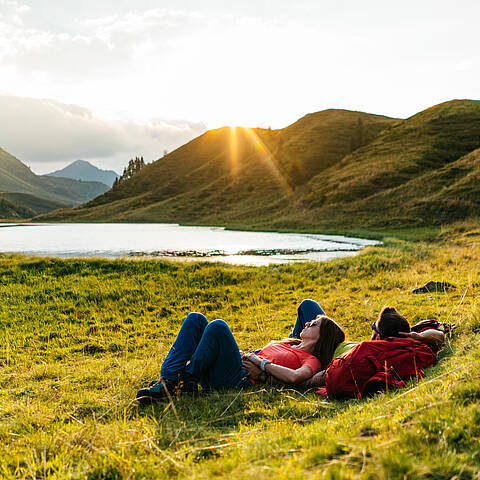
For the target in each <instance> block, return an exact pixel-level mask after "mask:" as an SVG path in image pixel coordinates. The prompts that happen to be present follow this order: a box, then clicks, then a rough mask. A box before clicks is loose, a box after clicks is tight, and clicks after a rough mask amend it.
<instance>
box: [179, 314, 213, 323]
mask: <svg viewBox="0 0 480 480" xmlns="http://www.w3.org/2000/svg"><path fill="white" fill-rule="evenodd" d="M184 323H191V324H195V325H198V324H199V325H207V324H208V320H207V317H206V316H205V315H203V314H202V313H198V312H191V313H189V314H188V315H187V318H186V319H185V320H184Z"/></svg>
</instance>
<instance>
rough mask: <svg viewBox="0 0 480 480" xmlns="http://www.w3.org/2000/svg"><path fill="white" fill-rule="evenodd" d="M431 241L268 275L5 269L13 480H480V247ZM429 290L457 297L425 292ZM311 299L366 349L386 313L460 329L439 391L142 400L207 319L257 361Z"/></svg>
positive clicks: (98, 263)
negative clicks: (181, 340) (184, 338)
mask: <svg viewBox="0 0 480 480" xmlns="http://www.w3.org/2000/svg"><path fill="white" fill-rule="evenodd" d="M410 233H411V235H417V236H418V235H419V232H416V233H415V232H413V233H412V232H410ZM428 236H429V239H428V241H424V240H418V239H417V240H416V241H411V240H408V241H407V240H402V239H399V238H397V237H389V238H386V239H385V245H384V246H382V247H374V248H373V247H370V248H368V249H367V250H366V251H365V253H364V254H363V255H360V256H358V257H352V258H348V259H341V260H334V261H330V262H325V263H309V264H303V265H300V264H299V265H280V266H269V267H261V268H254V267H238V266H228V265H214V264H208V263H181V262H179V263H173V262H172V263H171V262H163V261H128V260H115V261H110V260H99V259H90V260H80V259H71V260H56V259H43V258H42V259H39V258H26V257H21V256H11V255H2V256H0V325H1V330H0V331H1V333H0V384H1V390H2V400H1V402H0V477H4V478H39V479H41V478H82V479H83V478H88V479H117V478H125V479H126V478H177V477H180V478H198V479H200V478H211V477H235V478H255V479H259V478H301V479H304V478H332V479H333V478H385V479H387V478H388V479H396V478H399V479H400V478H402V479H403V478H412V479H413V478H425V479H427V478H428V479H447V478H461V479H470V478H480V473H479V472H480V458H479V454H478V452H479V450H480V449H479V441H480V393H479V392H480V375H479V372H478V364H479V359H480V308H479V307H480V306H479V304H478V301H477V298H478V295H479V293H480V248H479V245H480V244H479V240H480V233H479V231H478V226H477V225H475V224H474V223H472V224H471V225H468V224H461V225H460V224H458V225H455V226H454V227H452V228H450V229H448V230H447V229H443V230H441V231H440V232H433V231H430V232H429V234H428ZM433 237H435V239H434V238H433ZM433 240H434V241H433ZM428 280H446V281H449V282H451V283H453V284H455V285H456V286H457V289H456V290H452V291H448V292H445V293H435V294H431V295H413V294H411V293H410V292H411V289H412V288H414V287H416V286H419V285H421V284H423V283H425V282H426V281H428ZM303 298H314V299H316V300H318V301H319V302H320V303H321V304H322V306H323V307H324V308H325V310H326V312H327V313H328V314H329V315H330V316H332V317H333V318H334V319H336V320H337V321H338V322H340V323H341V324H342V325H343V326H344V327H345V329H346V331H347V332H348V338H349V339H350V340H361V339H364V338H366V337H367V336H369V334H370V323H371V321H372V320H373V319H374V318H375V315H376V314H377V313H378V311H379V310H380V309H381V307H382V306H383V305H395V306H397V307H398V308H399V309H400V311H401V312H402V313H404V314H405V315H406V316H407V317H408V318H409V320H410V321H411V322H412V323H413V322H415V321H417V320H420V319H423V318H427V317H432V316H435V317H438V318H441V319H443V320H445V321H447V320H448V321H453V322H456V323H458V324H459V325H460V327H459V329H458V332H457V334H456V336H455V337H454V338H449V341H448V343H447V346H446V347H445V348H444V349H443V351H442V352H441V354H440V361H439V364H438V365H437V366H436V367H434V368H432V369H430V370H429V371H428V373H427V377H426V379H425V380H424V381H421V382H420V383H418V384H417V383H416V382H411V383H410V384H409V386H408V387H407V388H406V389H403V390H400V391H396V392H388V393H386V394H381V395H378V396H376V397H374V398H371V399H368V400H364V401H349V402H325V400H324V399H322V398H320V397H318V396H316V395H314V394H311V393H306V394H305V393H302V392H297V391H294V390H291V389H272V390H270V389H267V390H266V389H252V390H250V391H245V392H236V391H232V392H223V393H217V394H211V395H203V396H200V397H198V398H192V397H189V396H185V397H178V398H174V399H173V402H170V403H164V404H159V405H157V406H154V407H139V406H138V405H136V402H135V401H133V399H134V397H135V393H136V390H137V389H138V388H140V387H142V386H144V385H145V384H146V383H147V382H148V381H149V380H151V379H154V378H157V377H158V375H159V367H160V364H161V361H162V359H163V358H164V356H165V354H166V352H167V349H168V347H169V345H170V344H171V342H172V340H173V339H174V336H175V334H176V332H177V330H178V328H179V326H180V323H181V321H182V319H183V318H184V316H185V314H186V313H188V312H189V311H191V310H195V311H201V312H203V313H205V314H206V315H207V317H208V318H210V319H214V318H224V319H225V320H226V321H227V322H228V323H229V324H230V326H231V327H232V330H233V331H234V334H235V336H236V338H237V340H238V343H239V345H240V346H241V347H243V348H244V349H251V348H254V347H258V346H262V345H263V344H265V343H266V342H268V341H269V340H270V339H272V338H280V337H282V336H285V335H287V333H288V332H289V330H290V328H291V326H292V324H293V322H294V320H295V313H296V312H295V309H296V307H297V305H298V303H299V302H300V301H301V300H302V299H303Z"/></svg>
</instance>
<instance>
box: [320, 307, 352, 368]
mask: <svg viewBox="0 0 480 480" xmlns="http://www.w3.org/2000/svg"><path fill="white" fill-rule="evenodd" d="M317 319H321V320H322V321H321V323H320V338H319V339H318V342H317V344H316V345H315V349H314V351H313V354H314V355H315V356H316V357H317V358H318V359H319V360H320V363H321V364H322V369H325V368H327V365H328V364H329V363H330V362H331V361H332V359H333V354H334V353H335V350H336V348H337V347H338V345H339V344H340V343H342V342H344V341H345V333H344V331H343V330H342V329H341V328H340V326H339V325H338V324H337V323H336V322H334V321H333V320H332V319H331V318H329V317H327V316H326V315H318V316H317Z"/></svg>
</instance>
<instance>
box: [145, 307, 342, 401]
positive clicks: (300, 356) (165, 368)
mask: <svg viewBox="0 0 480 480" xmlns="http://www.w3.org/2000/svg"><path fill="white" fill-rule="evenodd" d="M291 337H293V338H288V339H285V340H283V341H279V342H271V343H269V344H268V345H267V346H266V347H264V348H263V349H261V350H260V351H259V352H258V354H254V353H249V354H242V352H240V350H239V348H238V346H237V342H236V341H235V338H234V337H233V335H232V332H231V330H230V328H229V326H228V325H227V324H226V323H225V322H224V321H223V320H214V321H212V322H210V323H208V320H207V319H206V318H205V316H204V315H202V314H201V313H190V314H188V316H187V317H186V319H185V320H184V322H183V324H182V327H181V328H180V331H179V333H178V335H177V338H176V340H175V343H174V344H173V345H172V347H171V349H170V351H169V353H168V355H167V356H166V358H165V360H164V362H163V364H162V368H161V377H162V379H161V380H159V381H155V382H152V383H151V384H150V386H149V387H148V388H143V389H141V390H139V391H138V393H137V399H138V400H139V401H140V402H142V403H150V402H151V401H153V400H158V399H161V398H165V397H166V396H168V395H169V394H171V393H176V392H178V391H190V392H192V391H196V389H197V385H198V383H200V385H201V386H202V388H203V389H204V390H207V391H212V390H222V389H228V388H243V387H248V386H251V385H252V383H255V382H254V381H253V380H252V379H251V378H249V376H248V373H247V370H246V368H245V366H244V362H245V365H246V366H247V368H248V365H249V364H252V365H257V366H259V367H260V370H261V372H262V373H261V374H260V375H257V374H255V377H258V378H257V381H260V382H262V381H263V382H264V381H265V378H266V376H267V374H268V375H269V376H271V377H272V378H273V380H277V381H279V382H282V383H286V384H300V383H302V382H304V381H305V380H307V379H308V378H310V377H312V375H314V374H315V373H317V372H319V371H320V370H322V369H325V368H326V366H327V365H328V364H329V363H330V361H331V360H332V358H333V356H334V353H336V349H337V347H338V346H339V345H340V344H342V342H344V340H345V334H344V333H343V330H342V329H341V328H340V327H339V326H338V325H337V324H336V323H335V322H334V321H333V320H331V319H330V318H328V317H327V316H325V315H324V314H323V310H322V309H321V308H320V306H319V305H318V304H317V303H316V302H313V301H312V300H304V301H303V302H302V304H301V305H300V307H299V309H298V317H297V322H296V324H295V327H294V329H293V331H292V334H291ZM296 337H298V338H296ZM262 374H263V375H262Z"/></svg>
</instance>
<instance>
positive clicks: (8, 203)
mask: <svg viewBox="0 0 480 480" xmlns="http://www.w3.org/2000/svg"><path fill="white" fill-rule="evenodd" d="M38 213H39V212H35V211H34V210H32V209H31V208H28V207H26V206H25V205H19V204H18V203H15V202H13V201H12V200H9V199H8V198H6V197H4V196H3V195H2V194H0V219H12V220H13V219H15V220H18V219H23V218H31V217H33V216H34V215H38Z"/></svg>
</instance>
